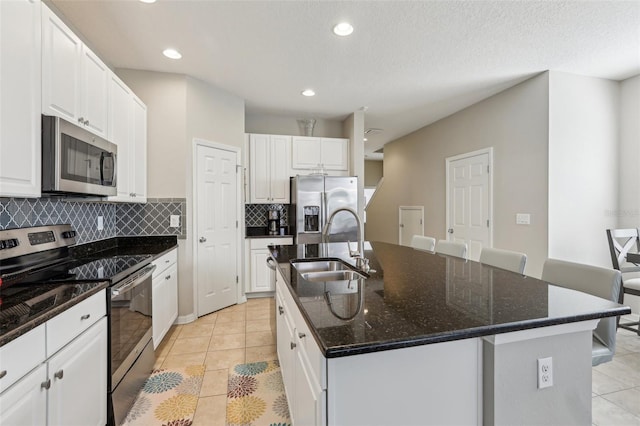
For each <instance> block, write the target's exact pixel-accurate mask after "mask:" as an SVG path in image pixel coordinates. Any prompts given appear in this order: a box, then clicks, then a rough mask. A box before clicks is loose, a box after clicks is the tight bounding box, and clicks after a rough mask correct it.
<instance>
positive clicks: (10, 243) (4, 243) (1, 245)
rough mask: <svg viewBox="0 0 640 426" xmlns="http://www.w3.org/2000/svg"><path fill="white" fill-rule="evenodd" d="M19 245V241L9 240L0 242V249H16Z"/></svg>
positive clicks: (15, 239)
mask: <svg viewBox="0 0 640 426" xmlns="http://www.w3.org/2000/svg"><path fill="white" fill-rule="evenodd" d="M19 245H20V241H18V239H17V238H9V239H8V240H4V241H0V249H10V248H14V247H18V246H19Z"/></svg>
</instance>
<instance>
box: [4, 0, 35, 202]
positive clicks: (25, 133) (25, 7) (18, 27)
mask: <svg viewBox="0 0 640 426" xmlns="http://www.w3.org/2000/svg"><path fill="white" fill-rule="evenodd" d="M40 13H41V3H40V2H39V1H28V0H19V1H0V197H39V196H40V188H41V182H40V175H41V171H40V169H41V166H40V165H41V158H40V156H41V145H40V138H41V134H40V128H41V119H40V108H41V100H40V99H41V90H40V81H41V16H40Z"/></svg>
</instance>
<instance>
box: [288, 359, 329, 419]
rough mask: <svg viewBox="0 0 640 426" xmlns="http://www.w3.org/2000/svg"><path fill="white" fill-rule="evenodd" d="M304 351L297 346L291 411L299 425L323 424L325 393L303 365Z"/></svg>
mask: <svg viewBox="0 0 640 426" xmlns="http://www.w3.org/2000/svg"><path fill="white" fill-rule="evenodd" d="M305 361H306V360H305V357H304V351H303V350H301V349H300V348H297V350H296V355H295V390H296V398H295V401H294V402H293V409H292V410H291V411H293V412H294V413H295V418H296V422H298V424H301V425H309V426H311V425H321V424H324V422H323V421H324V419H323V417H324V416H323V411H324V410H323V408H324V401H323V400H324V397H325V393H324V391H322V389H321V388H320V386H319V385H318V384H317V383H316V382H315V381H314V380H313V378H312V377H313V376H312V375H311V374H309V371H308V369H307V366H306V365H305Z"/></svg>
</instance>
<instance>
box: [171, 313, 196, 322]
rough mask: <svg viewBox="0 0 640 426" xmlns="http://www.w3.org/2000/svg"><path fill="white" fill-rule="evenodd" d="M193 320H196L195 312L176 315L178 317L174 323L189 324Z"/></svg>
mask: <svg viewBox="0 0 640 426" xmlns="http://www.w3.org/2000/svg"><path fill="white" fill-rule="evenodd" d="M195 320H197V318H196V314H193V313H192V314H189V315H180V316H178V318H176V321H175V322H174V324H178V325H180V324H189V323H190V322H194V321H195Z"/></svg>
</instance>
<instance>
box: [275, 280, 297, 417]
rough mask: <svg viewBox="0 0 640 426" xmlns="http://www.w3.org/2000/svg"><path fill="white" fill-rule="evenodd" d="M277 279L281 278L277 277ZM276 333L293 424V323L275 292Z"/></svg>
mask: <svg viewBox="0 0 640 426" xmlns="http://www.w3.org/2000/svg"><path fill="white" fill-rule="evenodd" d="M278 279H281V278H280V277H278ZM276 332H277V341H276V350H277V352H278V361H279V362H280V371H281V372H282V381H283V383H284V389H285V393H286V395H287V401H288V403H289V407H290V409H289V414H290V415H291V422H292V424H295V421H296V419H295V418H294V412H293V406H294V405H293V404H294V401H295V398H296V393H295V391H294V383H295V382H294V373H295V367H294V360H295V358H294V355H295V348H292V347H291V343H292V342H293V341H294V339H293V323H292V321H291V316H290V313H289V312H288V311H287V306H286V305H285V304H284V303H283V300H282V298H281V297H280V294H279V293H278V292H276Z"/></svg>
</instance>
